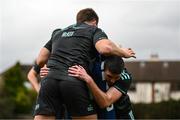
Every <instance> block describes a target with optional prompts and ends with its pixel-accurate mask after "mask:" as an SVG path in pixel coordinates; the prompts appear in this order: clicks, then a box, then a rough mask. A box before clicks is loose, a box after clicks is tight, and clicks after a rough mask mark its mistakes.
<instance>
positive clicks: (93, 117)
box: [72, 114, 97, 120]
mask: <svg viewBox="0 0 180 120" xmlns="http://www.w3.org/2000/svg"><path fill="white" fill-rule="evenodd" d="M72 119H76V120H78V119H79V120H82V119H88V120H96V119H97V115H96V114H94V115H86V116H79V117H72Z"/></svg>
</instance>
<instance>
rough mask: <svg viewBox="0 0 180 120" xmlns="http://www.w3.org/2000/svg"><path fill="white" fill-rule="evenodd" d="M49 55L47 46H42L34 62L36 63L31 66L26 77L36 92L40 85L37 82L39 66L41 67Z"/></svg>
mask: <svg viewBox="0 0 180 120" xmlns="http://www.w3.org/2000/svg"><path fill="white" fill-rule="evenodd" d="M49 56H50V51H49V50H48V49H47V48H45V47H44V48H42V49H41V51H40V53H39V55H38V57H37V59H36V61H35V63H36V65H35V66H33V67H32V68H31V70H30V71H29V73H28V75H27V77H28V80H29V81H30V83H31V85H32V86H33V88H34V89H35V90H36V92H39V89H40V86H39V83H38V79H37V77H38V74H39V70H40V68H41V67H43V66H44V65H45V64H46V62H47V60H48V58H49Z"/></svg>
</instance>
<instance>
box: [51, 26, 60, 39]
mask: <svg viewBox="0 0 180 120" xmlns="http://www.w3.org/2000/svg"><path fill="white" fill-rule="evenodd" d="M60 31H61V29H60V28H58V29H55V30H54V31H53V32H52V37H53V36H55V35H56V34H57V33H59V32H60Z"/></svg>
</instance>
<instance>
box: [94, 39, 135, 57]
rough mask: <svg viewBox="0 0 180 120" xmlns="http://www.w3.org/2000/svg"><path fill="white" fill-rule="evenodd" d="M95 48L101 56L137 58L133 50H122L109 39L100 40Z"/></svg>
mask: <svg viewBox="0 0 180 120" xmlns="http://www.w3.org/2000/svg"><path fill="white" fill-rule="evenodd" d="M95 47H96V49H97V51H98V52H99V53H100V54H104V55H117V56H121V57H124V58H130V57H134V58H135V53H134V51H133V50H132V49H131V48H121V47H118V46H117V45H116V44H114V43H113V42H112V41H110V40H108V39H102V40H99V41H98V42H97V43H96V44H95Z"/></svg>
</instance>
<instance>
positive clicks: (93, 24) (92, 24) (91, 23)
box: [84, 21, 97, 26]
mask: <svg viewBox="0 0 180 120" xmlns="http://www.w3.org/2000/svg"><path fill="white" fill-rule="evenodd" d="M84 23H86V24H88V25H91V26H97V25H96V24H95V23H94V22H87V21H86V22H84Z"/></svg>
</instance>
